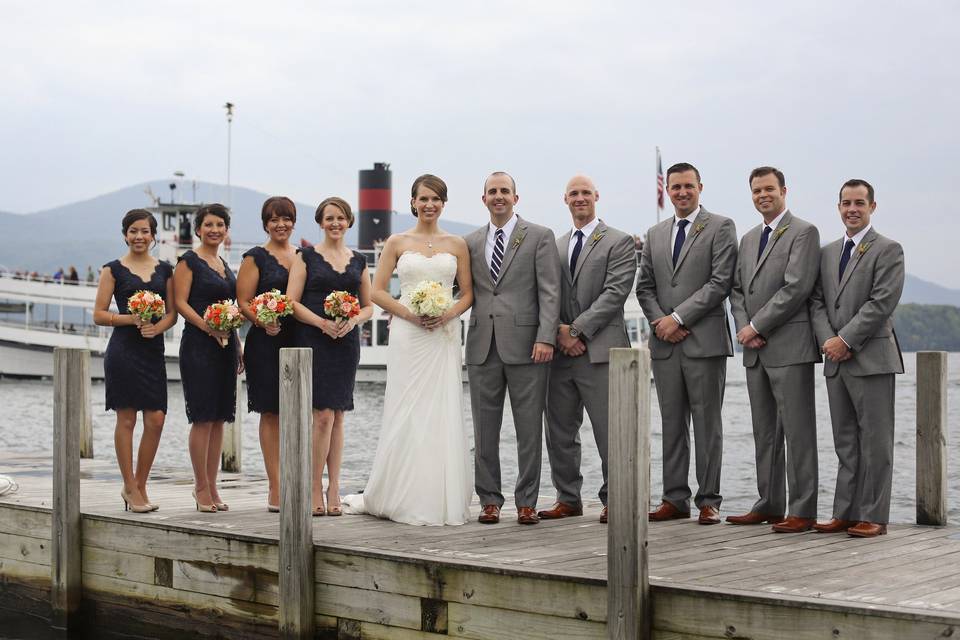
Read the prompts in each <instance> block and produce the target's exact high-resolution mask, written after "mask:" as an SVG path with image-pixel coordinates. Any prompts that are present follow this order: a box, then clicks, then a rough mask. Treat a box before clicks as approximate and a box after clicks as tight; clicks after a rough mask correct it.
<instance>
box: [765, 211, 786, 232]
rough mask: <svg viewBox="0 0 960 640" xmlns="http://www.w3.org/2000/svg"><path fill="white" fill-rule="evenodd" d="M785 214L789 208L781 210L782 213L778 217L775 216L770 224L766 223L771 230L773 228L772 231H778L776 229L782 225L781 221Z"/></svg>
mask: <svg viewBox="0 0 960 640" xmlns="http://www.w3.org/2000/svg"><path fill="white" fill-rule="evenodd" d="M785 215H787V210H786V209H784V210H783V211H781V212H780V215H778V216H777V217H776V218H774V219H773V220H772V221H771V222H770V224H768V225H766V226H768V227H770V230H771V231H776V230H777V227H779V226H780V223H781V222H783V216H785Z"/></svg>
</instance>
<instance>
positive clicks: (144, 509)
mask: <svg viewBox="0 0 960 640" xmlns="http://www.w3.org/2000/svg"><path fill="white" fill-rule="evenodd" d="M120 497H121V498H123V510H124V511H133V512H134V513H150V512H151V511H153V509H152V508H151V507H150V505H148V504H143V505H136V504H133V503H132V502H131V501H130V500H131V499H130V494H129V493H127V490H126V489H121V490H120Z"/></svg>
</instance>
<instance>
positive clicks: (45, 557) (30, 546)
mask: <svg viewBox="0 0 960 640" xmlns="http://www.w3.org/2000/svg"><path fill="white" fill-rule="evenodd" d="M0 558H8V559H10V560H19V561H21V562H32V563H34V564H41V565H46V567H47V572H48V573H49V571H50V568H49V567H50V541H49V540H41V539H40V538H31V537H29V536H16V535H13V534H10V533H0Z"/></svg>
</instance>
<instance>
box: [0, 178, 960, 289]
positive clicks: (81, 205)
mask: <svg viewBox="0 0 960 640" xmlns="http://www.w3.org/2000/svg"><path fill="white" fill-rule="evenodd" d="M169 185H170V181H169V180H151V181H149V182H143V183H141V184H135V185H132V186H129V187H126V188H123V189H119V190H117V191H112V192H110V193H106V194H103V195H100V196H97V197H95V198H90V199H89V200H82V201H80V202H74V203H71V204H66V205H62V206H59V207H55V208H53V209H47V210H44V211H37V212H35V213H29V214H15V213H7V212H2V211H0V269H2V268H4V267H5V268H6V269H9V270H17V269H27V270H29V271H38V272H40V273H53V272H54V271H56V270H57V268H59V267H64V268H69V267H70V266H71V265H73V266H76V267H77V270H78V271H79V272H80V274H81V277H82V275H83V273H84V272H85V270H86V267H87V265H91V266H93V267H94V268H95V269H96V268H98V267H99V266H100V265H102V264H104V263H106V262H109V261H110V260H112V259H114V258H116V257H117V256H119V255H121V254H122V253H123V252H124V250H125V247H124V245H123V239H122V236H121V232H120V219H121V218H122V217H123V214H124V213H126V212H127V211H128V210H130V209H135V208H138V207H148V206H151V199H150V197H149V196H148V194H147V191H150V192H152V193H154V194H163V195H164V196H165V199H168V198H166V195H167V193H168V190H169ZM186 191H190V193H189V194H187V193H184V192H186ZM177 195H178V200H180V201H191V202H226V200H227V188H226V186H225V185H222V184H216V183H211V182H195V183H192V182H191V183H189V184H182V185H180V189H179V193H178V194H177ZM230 195H231V208H232V211H233V215H232V228H231V237H232V238H233V239H234V240H235V241H237V242H244V243H258V242H261V241H262V240H263V239H264V232H263V228H262V227H261V224H260V207H261V206H262V204H263V201H264V200H266V199H267V197H268V196H267V194H265V193H261V192H259V191H255V190H253V189H247V188H245V187H236V186H235V187H233V188H232V189H231V191H230ZM188 196H189V197H188ZM296 205H297V215H298V217H299V221H298V224H297V232H296V236H295V238H296V239H297V240H299V239H300V238H301V237H302V238H305V239H307V240H309V241H310V242H316V241H317V240H318V239H319V237H320V232H319V229H318V228H317V225H316V224H315V223H314V221H313V213H314V209H315V208H316V205H312V204H305V203H301V202H297V203H296ZM415 222H416V219H415V218H414V217H413V216H412V215H410V214H409V213H406V212H405V211H400V212H395V213H394V217H393V223H392V228H393V230H394V231H395V232H396V231H406V230H407V229H410V228H411V227H413V225H414V223H415ZM443 226H444V228H445V229H446V230H447V231H449V232H450V233H456V234H460V235H463V234H466V233H469V232H470V231H472V230H473V229H475V228H476V227H474V226H473V225H469V224H465V223H462V222H455V221H451V220H445V221H444V223H443ZM111 230H113V231H112V232H111ZM347 244H348V245H351V246H355V245H356V244H357V226H356V225H354V227H353V228H352V229H350V231H349V232H348V233H347ZM901 302H902V303H904V304H906V303H916V304H947V305H953V306H958V307H960V290H957V289H948V288H946V287H942V286H940V285H937V284H934V283H932V282H928V281H926V280H922V279H920V278H917V277H916V276H912V275H910V274H907V278H906V283H905V285H904V291H903V296H902V298H901Z"/></svg>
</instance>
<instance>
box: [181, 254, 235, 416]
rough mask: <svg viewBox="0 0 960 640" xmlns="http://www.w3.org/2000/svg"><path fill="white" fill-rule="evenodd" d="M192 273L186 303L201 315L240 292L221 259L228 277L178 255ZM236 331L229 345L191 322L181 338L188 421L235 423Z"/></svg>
mask: <svg viewBox="0 0 960 640" xmlns="http://www.w3.org/2000/svg"><path fill="white" fill-rule="evenodd" d="M181 260H182V261H183V262H186V264H187V266H188V267H190V271H191V272H193V283H192V284H191V285H190V295H189V296H188V298H187V304H189V305H190V308H191V309H193V310H194V311H196V312H197V315H199V316H200V317H201V318H202V317H203V312H204V311H206V309H207V307H208V306H210V305H211V304H213V303H214V302H220V301H221V300H227V299H229V300H233V299H234V298H235V297H236V295H237V279H236V277H234V275H233V271H231V270H230V267H229V266H228V265H227V263H226V262H225V261H224V260H223V258H221V259H220V260H221V262H223V268H224V271H225V273H226V277H221V276H220V274H219V273H217V272H216V271H214V270H213V269H211V268H210V265H208V264H207V263H206V261H205V260H204V259H203V258H201V257H200V256H198V255H197V254H196V253H194V252H193V251H192V250H190V251H187V252H186V253H184V254H183V255H182V256H180V257H179V258H178V262H179V261H181ZM238 355H239V354H238V344H237V336H236V334H235V333H234V334H232V335H231V336H230V342H229V344H227V346H226V347H221V346H220V345H219V344H218V343H217V341H216V340H214V339H213V338H211V337H210V336H208V335H207V334H206V333H204V332H203V331H201V330H200V329H198V328H197V327H195V326H193V325H192V324H190V323H189V322H187V323H186V326H185V328H184V330H183V336H182V337H181V338H180V379H181V380H182V382H183V398H184V400H185V401H186V408H187V422H190V423H191V424H192V423H194V422H214V421H218V420H223V421H225V422H233V419H234V417H235V413H236V401H237V400H236V396H237V356H238Z"/></svg>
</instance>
